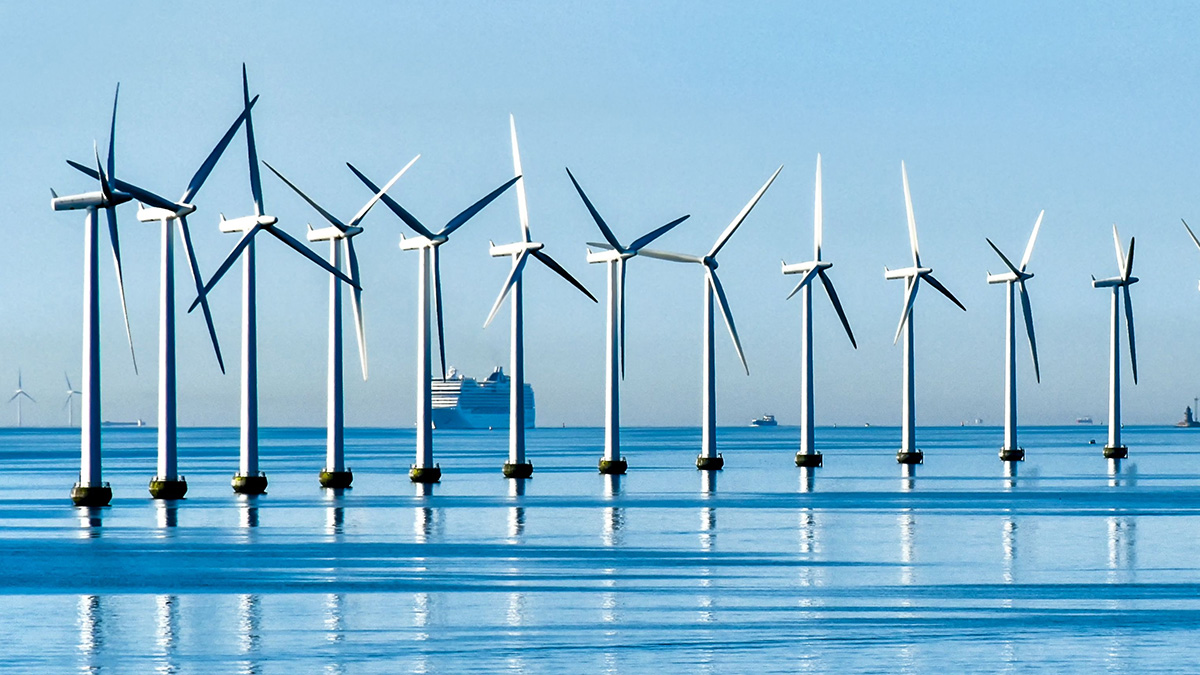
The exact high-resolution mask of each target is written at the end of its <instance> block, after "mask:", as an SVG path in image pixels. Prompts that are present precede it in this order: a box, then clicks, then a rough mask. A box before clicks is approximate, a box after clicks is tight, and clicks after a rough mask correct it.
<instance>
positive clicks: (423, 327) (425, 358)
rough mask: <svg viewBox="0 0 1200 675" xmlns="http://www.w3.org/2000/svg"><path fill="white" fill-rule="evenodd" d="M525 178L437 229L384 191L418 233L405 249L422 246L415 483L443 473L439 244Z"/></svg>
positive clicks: (392, 206) (443, 349)
mask: <svg viewBox="0 0 1200 675" xmlns="http://www.w3.org/2000/svg"><path fill="white" fill-rule="evenodd" d="M346 166H348V167H350V170H351V171H353V172H354V175H355V176H358V179H359V180H361V181H362V182H363V183H364V184H365V185H366V186H367V187H369V188H370V189H371V191H372V192H376V193H378V192H380V190H379V188H378V187H377V186H376V185H375V183H373V182H371V179H370V178H367V177H366V176H365V175H363V173H362V172H361V171H359V170H358V169H356V168H354V165H352V164H349V163H347V164H346ZM520 178H521V177H520V176H517V177H516V178H512V179H510V180H508V181H507V182H505V183H504V184H503V185H501V186H500V187H498V188H496V189H495V190H492V191H491V192H489V193H488V194H487V195H486V196H484V197H483V198H482V199H480V200H479V201H477V202H475V203H474V204H472V205H470V206H468V207H467V208H466V210H464V211H463V212H462V213H459V214H458V215H457V216H454V217H453V218H451V219H450V221H449V222H447V223H446V225H445V226H443V227H442V229H440V230H438V231H437V232H436V233H435V232H434V231H433V230H431V229H429V228H428V227H425V225H423V224H422V223H421V221H419V220H417V218H416V217H415V216H413V215H412V214H411V213H409V212H408V211H407V210H405V208H404V207H403V206H401V205H400V203H399V202H397V201H396V200H395V199H392V198H391V197H389V196H387V195H383V203H384V204H385V205H386V206H387V207H388V208H389V209H391V210H392V213H395V214H396V215H397V216H398V217H399V218H400V220H402V221H404V224H405V225H408V227H409V228H410V229H412V230H413V231H414V232H416V233H417V235H418V236H416V237H408V238H405V237H404V235H401V236H400V248H401V250H404V251H417V253H418V254H419V255H420V258H419V261H420V262H419V263H418V266H417V442H416V455H417V456H416V463H415V464H413V466H412V467H411V468H410V469H409V472H408V477H409V479H410V480H412V481H413V482H414V483H436V482H438V481H440V480H441V479H442V469H441V467H440V466H438V465H437V464H434V462H433V390H432V373H431V368H430V365H431V363H430V362H431V361H432V359H433V356H432V354H431V353H430V348H429V342H430V334H429V328H430V327H429V312H430V309H431V306H432V311H433V313H434V316H435V318H436V321H437V333H438V355H439V358H440V363H441V364H442V379H443V380H444V379H446V341H445V332H444V330H443V326H442V268H441V264H440V263H439V262H438V260H439V258H438V247H440V246H441V245H442V244H445V243H446V242H447V241H449V238H450V235H451V234H453V233H454V231H455V230H457V229H458V228H460V227H462V226H463V225H464V224H465V223H466V222H467V221H468V220H470V219H471V218H472V217H474V216H475V214H477V213H479V212H480V211H481V210H483V208H484V207H485V206H487V205H488V204H491V203H492V201H493V200H495V199H496V198H497V197H499V196H500V195H501V194H503V193H504V191H505V190H507V189H508V188H510V187H512V185H513V184H514V183H516V182H517V181H518V180H520Z"/></svg>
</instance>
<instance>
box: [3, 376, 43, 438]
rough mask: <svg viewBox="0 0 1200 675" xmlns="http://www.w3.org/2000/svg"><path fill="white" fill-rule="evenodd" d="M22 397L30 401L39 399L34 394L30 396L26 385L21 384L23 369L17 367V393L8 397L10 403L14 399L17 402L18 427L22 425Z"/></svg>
mask: <svg viewBox="0 0 1200 675" xmlns="http://www.w3.org/2000/svg"><path fill="white" fill-rule="evenodd" d="M22 398H27V399H29V400H30V401H32V402H34V403H37V401H36V400H34V398H33V397H32V396H30V395H29V394H28V393H26V391H25V387H24V385H22V384H21V370H20V369H17V391H16V393H14V394H13V395H12V398H10V399H8V402H9V403H12V402H13V401H16V402H17V427H18V428H20V426H21V399H22Z"/></svg>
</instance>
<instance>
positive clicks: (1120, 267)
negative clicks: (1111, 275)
mask: <svg viewBox="0 0 1200 675" xmlns="http://www.w3.org/2000/svg"><path fill="white" fill-rule="evenodd" d="M1113 244H1115V245H1116V247H1117V273H1118V274H1119V273H1121V272H1124V270H1125V252H1124V251H1122V250H1121V236H1120V235H1119V234H1117V226H1116V224H1115V223H1114V224H1113Z"/></svg>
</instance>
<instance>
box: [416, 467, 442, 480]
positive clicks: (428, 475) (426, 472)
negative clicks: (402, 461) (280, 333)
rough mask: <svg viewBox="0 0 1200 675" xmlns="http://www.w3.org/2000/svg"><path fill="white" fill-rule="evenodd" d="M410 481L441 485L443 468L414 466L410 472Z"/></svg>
mask: <svg viewBox="0 0 1200 675" xmlns="http://www.w3.org/2000/svg"><path fill="white" fill-rule="evenodd" d="M408 479H409V480H411V481H412V482H414V483H440V482H441V481H442V468H441V467H440V466H437V465H435V466H414V467H412V468H411V469H409V470H408Z"/></svg>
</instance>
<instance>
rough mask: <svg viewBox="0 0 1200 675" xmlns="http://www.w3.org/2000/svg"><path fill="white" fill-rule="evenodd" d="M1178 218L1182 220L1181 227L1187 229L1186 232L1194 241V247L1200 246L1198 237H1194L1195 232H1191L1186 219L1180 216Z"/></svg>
mask: <svg viewBox="0 0 1200 675" xmlns="http://www.w3.org/2000/svg"><path fill="white" fill-rule="evenodd" d="M1179 220H1181V221H1182V222H1183V227H1184V228H1185V229H1186V230H1187V233H1188V234H1189V235H1191V237H1192V243H1194V244H1195V245H1196V248H1200V239H1197V238H1196V233H1195V232H1192V228H1190V227H1188V224H1187V221H1186V220H1183V219H1182V218H1180V219H1179Z"/></svg>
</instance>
